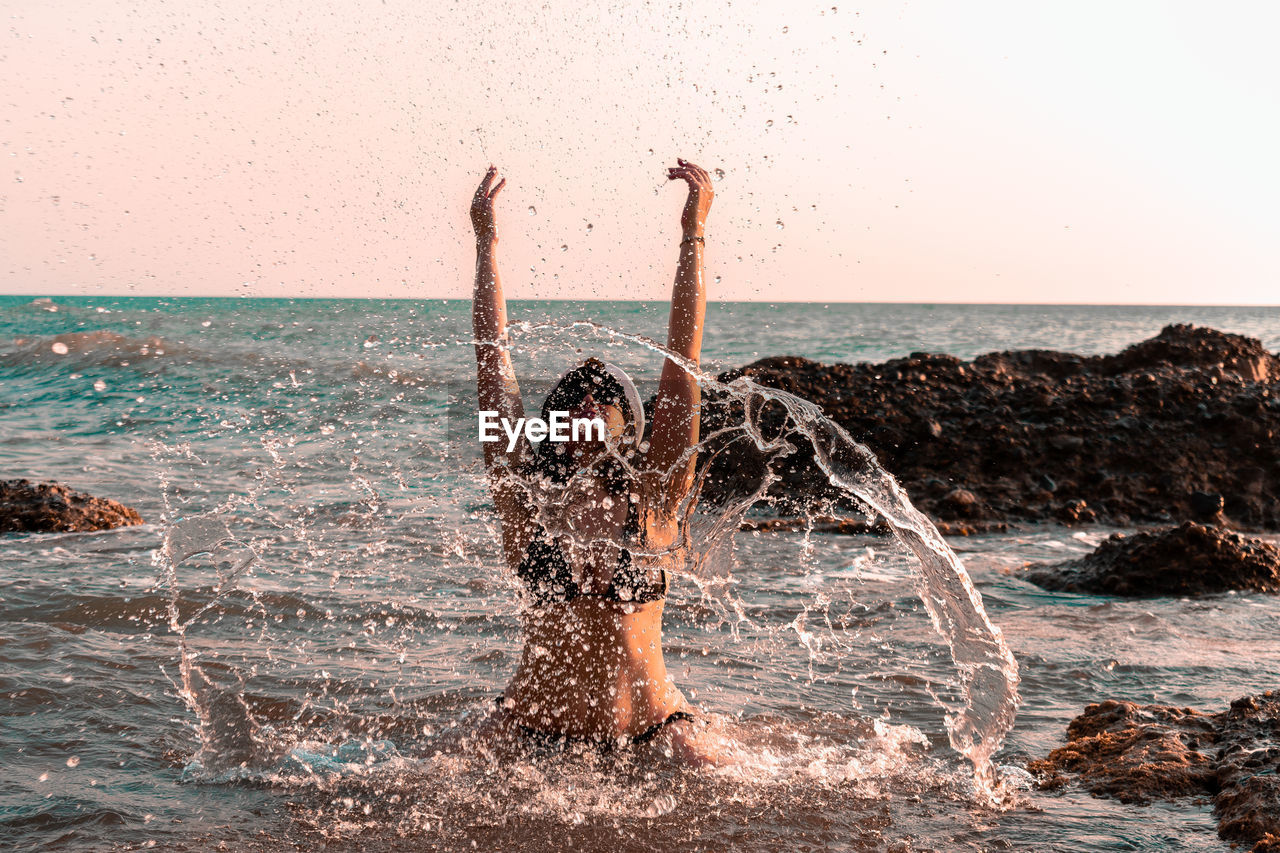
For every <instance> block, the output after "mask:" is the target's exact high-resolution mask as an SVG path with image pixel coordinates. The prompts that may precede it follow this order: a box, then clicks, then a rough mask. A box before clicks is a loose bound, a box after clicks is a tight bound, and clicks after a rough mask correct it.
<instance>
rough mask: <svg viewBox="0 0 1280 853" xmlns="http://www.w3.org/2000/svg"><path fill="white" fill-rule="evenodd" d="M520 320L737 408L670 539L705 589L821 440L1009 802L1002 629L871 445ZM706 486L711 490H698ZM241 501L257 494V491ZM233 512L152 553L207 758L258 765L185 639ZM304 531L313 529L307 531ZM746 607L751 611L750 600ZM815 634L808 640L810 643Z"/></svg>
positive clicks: (950, 707) (813, 409) (230, 550)
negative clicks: (907, 581) (192, 589)
mask: <svg viewBox="0 0 1280 853" xmlns="http://www.w3.org/2000/svg"><path fill="white" fill-rule="evenodd" d="M511 331H512V333H513V335H514V338H515V339H516V340H520V339H521V338H522V337H537V336H540V335H551V336H554V337H558V338H567V337H568V336H570V335H572V334H578V335H581V334H583V333H586V334H587V335H589V336H593V337H595V338H596V339H597V340H599V341H601V342H603V343H605V344H606V345H608V346H632V347H639V348H642V349H645V350H648V351H651V352H652V353H654V354H655V355H659V356H661V357H663V358H668V359H671V360H672V361H674V362H675V363H677V364H679V365H680V366H681V367H682V368H683V369H684V370H686V371H688V372H689V373H690V374H691V375H693V376H694V377H696V379H697V380H698V382H699V384H700V386H701V387H702V389H703V393H704V395H705V398H706V399H707V400H711V401H718V404H719V405H722V406H726V407H728V410H730V411H732V413H733V414H732V417H729V418H727V419H725V418H721V419H719V421H720V422H719V423H718V425H716V426H714V427H713V428H712V429H710V430H707V431H706V432H705V434H704V436H703V438H702V441H701V442H700V443H699V445H698V446H697V447H695V448H693V449H691V450H690V451H689V453H690V454H691V455H694V456H697V457H698V471H699V485H698V488H695V489H694V490H693V492H691V493H690V495H689V496H688V497H687V498H686V500H685V502H684V504H683V505H682V506H681V508H680V514H681V516H682V521H683V524H682V525H681V529H682V532H683V536H682V537H681V539H680V541H679V542H677V543H675V544H674V545H671V546H669V547H670V548H679V549H680V550H681V551H682V556H684V557H685V562H684V565H685V568H684V571H685V572H686V573H687V574H688V576H689V577H690V578H691V579H692V580H693V581H694V582H695V583H697V584H698V585H699V586H700V587H703V588H704V594H705V588H706V586H707V585H708V584H711V585H714V582H715V581H716V580H722V579H723V569H722V567H723V564H724V562H725V561H724V556H725V554H726V553H727V552H730V551H731V550H732V548H733V540H734V536H733V534H734V533H735V532H736V531H737V530H738V529H739V528H740V527H741V525H742V522H743V519H744V517H745V515H746V513H747V512H748V511H749V510H750V509H751V507H752V506H754V505H756V504H757V503H758V502H760V501H761V500H767V499H768V495H769V487H770V486H771V485H772V484H773V483H774V482H776V480H777V479H778V476H777V474H776V473H775V470H776V469H777V468H778V467H779V465H780V464H781V463H782V461H783V460H784V459H787V458H789V457H793V456H794V455H795V454H796V452H797V450H798V448H799V447H801V446H803V445H805V444H807V445H808V446H809V447H811V449H812V455H813V459H814V462H815V463H816V465H817V466H818V467H819V469H820V470H821V471H822V472H823V473H824V474H825V476H826V479H827V481H828V482H829V484H830V486H831V487H833V488H834V489H835V490H836V491H837V492H838V493H839V494H840V495H841V496H843V497H844V498H845V499H846V501H847V502H848V503H851V504H853V505H855V506H858V507H861V508H864V509H865V510H866V511H867V512H868V513H869V514H874V515H876V516H878V517H879V518H881V519H883V521H884V523H885V524H886V525H887V526H888V528H889V529H890V530H891V531H892V533H893V535H894V536H895V537H896V538H897V539H898V540H899V541H900V542H901V543H902V544H903V545H904V546H905V547H906V548H907V549H909V550H910V552H911V553H912V554H913V555H914V556H915V558H916V561H917V564H918V567H919V572H920V574H919V593H920V596H921V599H922V600H923V603H924V605H925V607H926V609H927V611H928V613H929V615H930V618H931V620H932V623H933V626H934V628H935V629H936V630H937V631H938V633H939V634H940V636H941V637H942V639H943V641H944V642H945V644H946V645H947V647H948V649H949V651H950V654H951V657H952V659H953V661H954V662H955V665H956V668H957V672H958V675H959V687H960V701H958V702H951V703H947V702H945V701H943V700H939V701H940V702H942V703H943V705H944V710H945V712H946V720H945V722H946V728H947V731H948V736H949V740H950V743H951V745H952V746H953V747H954V748H955V749H956V750H957V751H958V752H959V753H961V754H962V755H964V756H965V757H966V758H967V759H968V760H969V761H970V762H971V763H972V765H973V767H974V777H975V781H976V787H977V790H978V793H979V795H980V796H982V797H985V798H987V799H989V800H995V799H999V797H1000V793H999V785H998V781H997V780H996V779H995V774H994V772H993V770H992V765H991V757H992V755H993V753H994V752H995V751H996V750H997V749H998V748H999V746H1000V744H1001V742H1002V740H1003V738H1004V737H1005V735H1006V734H1007V732H1008V731H1009V729H1010V728H1011V727H1012V725H1013V720H1014V715H1015V713H1016V710H1017V705H1018V693H1017V687H1018V672H1017V665H1016V662H1015V661H1014V658H1013V656H1012V654H1011V652H1010V651H1009V648H1008V646H1007V645H1006V644H1005V642H1004V640H1003V638H1002V636H1001V634H1000V631H999V629H997V628H996V627H995V626H993V625H992V624H991V622H990V620H989V619H988V617H987V615H986V612H985V610H984V608H983V604H982V599H981V596H980V595H979V593H978V592H977V590H976V589H975V588H974V585H973V583H972V581H971V579H970V578H969V575H968V573H967V571H966V570H965V568H964V566H963V564H962V563H961V562H960V560H959V558H958V557H957V556H956V555H955V553H954V552H953V551H952V550H951V549H950V548H949V547H948V546H947V544H946V542H945V541H944V540H943V538H942V537H941V535H940V534H939V533H938V532H937V530H936V528H935V527H934V526H933V524H932V523H931V522H930V521H929V520H928V519H927V518H926V517H925V516H924V515H922V514H921V513H920V512H919V511H918V510H916V509H915V508H914V507H913V506H912V504H911V501H910V500H909V499H908V497H907V495H906V494H905V493H904V492H903V490H902V489H901V488H900V487H899V485H898V484H897V482H896V481H895V480H894V478H893V477H892V476H891V475H890V474H889V473H888V472H886V471H885V470H884V469H883V468H882V467H881V466H880V465H879V463H878V462H877V460H876V459H875V456H874V454H872V452H871V451H870V450H869V449H868V448H866V447H865V446H864V445H862V444H860V443H858V442H857V441H855V440H854V439H853V438H852V437H851V436H850V435H849V434H848V433H847V432H846V431H845V430H844V429H843V428H841V427H840V426H839V425H838V424H836V423H835V422H833V421H832V420H830V419H829V418H827V417H826V416H825V415H824V414H823V413H822V411H821V410H820V408H819V407H818V406H816V405H815V404H813V403H812V402H810V401H807V400H804V399H801V398H799V397H796V396H795V395H793V394H789V393H787V392H785V391H781V390H778V389H774V388H768V387H765V386H762V385H760V384H759V383H757V382H755V381H753V380H752V379H750V378H749V377H738V378H736V379H734V380H732V381H729V382H722V381H720V380H718V379H717V378H716V377H714V376H712V375H709V374H707V373H704V372H703V371H702V370H701V369H700V368H699V366H698V365H696V364H693V363H691V362H688V361H686V360H684V359H681V358H680V357H679V356H678V355H675V354H673V353H670V352H667V351H666V350H665V349H664V348H663V347H662V346H661V345H659V344H657V343H656V342H654V341H652V340H650V339H648V338H645V337H643V336H639V335H632V334H627V333H622V332H618V331H616V330H613V329H610V328H607V327H604V326H600V325H597V324H594V323H590V322H586V321H581V322H576V323H569V324H557V323H542V324H528V323H526V324H517V325H515V326H513V327H512V329H511ZM456 343H458V344H471V343H473V342H472V341H457V342H456ZM771 408H772V410H773V412H774V415H773V416H771V417H770V418H768V419H767V420H768V425H767V424H766V418H765V413H766V411H767V410H769V409H771ZM779 409H781V411H782V412H784V413H785V417H784V418H782V419H781V422H782V423H783V426H782V427H781V428H779V427H778V426H777V424H778V423H779V422H780V419H779V418H778V417H777V416H776V414H777V411H778V410H779ZM264 447H266V448H267V450H268V452H269V453H270V455H271V457H272V459H273V460H274V462H275V467H276V468H279V466H280V464H281V460H280V458H279V455H278V452H275V451H278V448H275V447H274V445H271V444H269V443H264ZM733 454H738V455H737V456H734V455H733ZM726 455H727V458H730V459H734V458H747V459H749V460H750V467H751V469H752V472H753V473H752V475H751V476H748V477H744V478H740V482H737V483H736V484H735V486H734V487H733V488H731V489H723V488H721V489H720V490H719V493H718V494H717V495H716V497H715V499H714V500H709V499H706V493H707V490H706V489H705V488H704V487H705V486H706V485H707V478H708V477H710V476H712V475H711V472H712V471H713V468H714V465H713V463H714V462H715V460H717V459H720V458H721V457H722V456H726ZM616 458H617V461H618V462H619V463H620V464H622V465H624V466H626V465H629V464H630V461H629V460H628V459H626V458H623V457H621V456H619V457H616ZM268 467H270V466H268ZM267 473H268V474H270V471H268V472H267ZM353 476H354V475H353ZM267 479H268V480H269V479H271V478H270V477H267ZM277 485H279V484H277ZM366 485H367V484H366ZM369 488H372V487H369ZM285 491H288V489H286V490H285ZM700 496H701V497H702V498H703V499H701V500H699V497H700ZM166 497H167V494H166ZM554 498H555V496H554V494H542V495H538V496H537V499H536V501H535V502H534V505H535V506H537V507H538V508H539V510H540V512H543V514H544V516H545V507H546V506H549V505H550V504H552V503H554ZM243 500H247V501H248V502H249V503H252V501H253V498H252V496H250V497H249V498H247V499H243ZM242 502H243V501H242ZM224 510H225V507H224V508H221V509H219V510H215V511H213V512H208V513H202V514H191V515H183V514H182V513H181V512H179V511H174V510H173V509H172V508H168V509H167V510H166V516H167V519H168V524H167V528H166V534H165V541H164V545H163V547H162V548H161V549H160V550H159V551H158V552H157V554H156V557H155V559H156V562H157V565H158V567H159V568H160V570H161V573H162V575H163V576H164V577H165V579H166V582H167V584H168V587H169V589H170V592H171V601H170V608H169V626H170V629H171V630H172V631H173V632H174V634H175V635H176V636H177V638H178V646H179V652H180V658H181V659H180V661H179V674H180V677H181V678H180V682H181V683H180V684H179V685H178V691H179V694H180V696H181V697H182V699H183V700H184V701H185V702H186V703H187V704H188V706H189V707H190V708H191V709H192V711H193V713H194V715H195V717H196V719H197V721H198V730H199V731H198V734H199V737H200V742H201V753H200V758H201V760H202V761H204V762H205V766H206V767H216V766H235V765H237V764H241V763H246V762H251V761H253V760H255V758H256V757H260V756H256V754H255V750H258V749H261V748H263V741H264V739H263V738H261V737H259V736H258V726H257V724H256V723H255V721H254V720H253V718H252V715H251V714H250V713H249V708H248V706H247V704H246V703H245V701H244V700H243V698H242V697H241V695H240V694H239V692H237V691H235V690H234V689H226V688H225V687H224V688H219V687H218V686H217V685H215V684H214V683H213V680H212V679H210V678H209V677H208V676H207V675H206V673H205V672H204V670H203V669H202V668H201V667H200V666H199V665H198V664H197V662H196V655H195V654H193V652H192V649H191V647H190V644H189V642H188V636H187V635H188V631H189V629H190V628H191V626H192V625H193V624H194V623H195V622H196V621H197V619H199V618H200V617H201V616H202V615H204V614H205V613H206V612H207V611H208V610H210V609H211V608H213V607H215V606H216V605H217V604H218V603H219V601H220V600H222V598H223V597H224V596H226V594H227V593H228V592H229V591H230V590H231V589H232V588H233V587H234V585H235V582H236V580H237V579H238V578H240V577H241V576H242V575H243V574H244V573H245V572H246V571H247V570H248V569H249V566H250V565H251V564H252V563H253V562H254V559H255V556H256V555H255V551H254V549H253V548H252V547H250V546H248V545H246V544H245V543H243V542H241V541H240V540H239V539H237V538H236V536H235V535H233V534H232V533H231V531H230V528H229V527H228V526H227V523H226V512H225V511H224ZM300 517H301V516H300ZM540 520H541V521H543V522H544V523H546V524H548V525H552V524H553V523H554V519H552V518H550V517H543V518H541V519H540ZM295 532H301V533H305V530H302V531H295ZM557 532H564V531H557ZM303 538H305V536H304V537H303ZM806 541H807V540H806ZM809 547H812V545H811V543H809ZM200 554H211V555H213V556H214V558H215V560H217V561H220V562H221V565H220V566H219V570H218V576H217V582H216V584H215V585H214V586H213V588H212V589H211V590H210V591H209V593H208V595H207V600H206V601H205V602H204V603H203V605H202V606H201V607H199V608H197V609H196V611H195V612H194V613H193V614H192V615H188V616H185V618H184V617H183V615H182V603H181V601H180V596H179V588H180V585H179V578H178V572H179V568H180V567H181V566H182V565H183V563H184V562H186V561H188V560H190V559H191V558H193V557H195V556H197V555H200ZM738 615H739V617H740V618H741V619H744V620H745V618H746V617H745V615H744V614H742V612H741V610H739V611H738ZM793 627H794V629H795V632H796V634H797V636H799V637H800V638H801V641H802V642H804V643H805V644H806V645H807V646H808V647H809V648H810V652H811V655H812V654H813V653H815V647H814V645H813V643H820V641H819V640H818V639H817V638H816V637H813V636H812V634H811V633H810V632H809V631H807V629H806V628H805V626H804V620H803V614H802V615H801V616H800V617H797V621H796V623H795V624H794V625H793ZM806 636H809V638H810V639H809V640H808V641H806V640H805V637H806Z"/></svg>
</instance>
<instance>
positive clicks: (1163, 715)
mask: <svg viewBox="0 0 1280 853" xmlns="http://www.w3.org/2000/svg"><path fill="white" fill-rule="evenodd" d="M1215 723H1216V720H1215V718H1214V717H1213V716H1211V715H1209V714H1202V713H1200V712H1199V711H1193V710H1191V709H1190V708H1174V707H1169V706H1165V705H1136V704H1134V703H1133V702H1117V701H1115V700H1113V699H1108V700H1107V701H1105V702H1101V703H1099V704H1097V705H1090V706H1089V707H1087V708H1085V709H1084V713H1083V714H1081V715H1080V716H1078V717H1076V718H1075V719H1074V720H1072V721H1071V724H1070V725H1069V726H1068V727H1067V745H1066V746H1063V747H1059V748H1058V749H1055V750H1054V751H1053V752H1051V753H1049V756H1048V757H1047V758H1044V759H1042V760H1040V761H1032V762H1031V763H1029V764H1028V765H1027V769H1028V770H1029V771H1031V772H1032V773H1033V774H1035V775H1038V776H1040V777H1041V782H1040V785H1041V787H1044V788H1056V787H1060V786H1061V785H1064V784H1066V783H1067V781H1068V779H1069V777H1070V776H1075V777H1077V778H1079V780H1080V781H1081V783H1082V784H1083V785H1084V787H1085V789H1086V790H1087V791H1089V793H1091V794H1093V795H1095V796H1099V797H1112V798H1115V799H1118V800H1120V801H1121V802H1126V803H1149V802H1151V801H1152V800H1153V799H1172V798H1174V797H1185V796H1191V795H1194V794H1200V793H1204V792H1205V791H1206V790H1207V789H1209V788H1211V787H1212V785H1213V783H1214V780H1215V778H1216V771H1215V769H1214V766H1213V761H1212V758H1211V756H1212V751H1213V744H1214V738H1215V736H1216V732H1217V728H1216V725H1215Z"/></svg>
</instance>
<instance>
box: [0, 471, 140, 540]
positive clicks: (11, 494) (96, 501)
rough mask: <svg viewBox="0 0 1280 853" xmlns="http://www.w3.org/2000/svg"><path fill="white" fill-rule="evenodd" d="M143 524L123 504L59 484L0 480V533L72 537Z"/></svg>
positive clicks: (136, 514)
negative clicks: (73, 535) (49, 534)
mask: <svg viewBox="0 0 1280 853" xmlns="http://www.w3.org/2000/svg"><path fill="white" fill-rule="evenodd" d="M142 523H143V522H142V516H140V515H138V513H137V511H136V510H132V509H130V508H129V507H127V506H125V505H124V504H121V503H117V502H116V501H113V500H109V499H107V498H95V497H93V496H91V495H86V494H83V493H81V492H75V491H72V490H71V489H68V488H67V487H66V486H63V485H60V484H58V483H32V482H31V481H29V480H0V533H73V532H81V531H89V530H110V529H111V528H113V527H127V526H130V525H134V524H142Z"/></svg>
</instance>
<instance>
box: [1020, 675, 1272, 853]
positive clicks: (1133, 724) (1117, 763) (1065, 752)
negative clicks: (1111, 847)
mask: <svg viewBox="0 0 1280 853" xmlns="http://www.w3.org/2000/svg"><path fill="white" fill-rule="evenodd" d="M1027 769H1028V770H1029V771H1031V772H1032V773H1033V774H1035V775H1036V776H1038V777H1039V786H1040V787H1041V788H1042V789H1046V790H1052V789H1056V788H1061V787H1063V786H1064V785H1066V784H1067V783H1068V782H1070V781H1073V780H1074V781H1078V782H1079V783H1080V784H1081V785H1082V786H1083V787H1084V788H1085V790H1087V791H1089V792H1090V793H1092V794H1093V795H1094V796H1098V797H1112V798H1115V799H1119V800H1121V801H1122V802H1131V803H1149V802H1151V801H1152V800H1157V799H1162V800H1169V799H1176V798H1178V797H1187V796H1202V797H1212V798H1213V804H1214V812H1215V813H1216V814H1217V816H1218V835H1219V836H1221V837H1222V838H1224V839H1227V840H1229V841H1232V842H1238V843H1244V844H1252V845H1253V847H1252V848H1251V850H1252V853H1278V851H1280V691H1276V690H1271V691H1267V692H1266V693H1261V694H1259V695H1257V696H1246V697H1244V698H1241V699H1237V700H1236V701H1234V702H1232V703H1231V707H1230V708H1229V709H1228V710H1226V711H1223V712H1221V713H1217V714H1209V713H1204V712H1201V711H1195V710H1192V709H1191V708H1175V707H1170V706H1167V705H1137V704H1135V703H1133V702H1117V701H1115V700H1110V699H1109V700H1107V701H1105V702H1100V703H1098V704H1096V705H1090V706H1088V707H1087V708H1085V710H1084V713H1083V714H1081V715H1080V716H1078V717H1076V718H1075V719H1074V720H1072V721H1071V723H1070V724H1069V725H1068V726H1067V744H1066V746H1062V747H1059V748H1058V749H1055V750H1054V751H1053V752H1051V753H1049V755H1048V756H1047V757H1046V758H1043V759H1040V760H1037V761H1032V762H1029V763H1028V764H1027Z"/></svg>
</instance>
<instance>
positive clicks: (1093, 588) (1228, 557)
mask: <svg viewBox="0 0 1280 853" xmlns="http://www.w3.org/2000/svg"><path fill="white" fill-rule="evenodd" d="M1023 577H1024V578H1025V579H1026V580H1029V581H1031V582H1032V583H1034V584H1036V585H1037V586H1041V587H1044V588H1045V589H1052V590H1058V591H1062V592H1084V593H1095V594H1100V595H1123V596H1133V597H1146V596H1183V595H1203V594H1209V593H1215V592H1227V591H1229V590H1251V591H1255V592H1280V548H1276V546H1274V545H1272V544H1270V543H1268V542H1264V541H1262V540H1260V539H1253V538H1248V537H1245V536H1241V535H1240V534H1238V533H1232V532H1230V531H1227V530H1223V529H1221V528H1219V527H1208V526H1204V525H1200V524H1196V523H1194V522H1190V521H1188V522H1185V523H1184V524H1182V525H1181V526H1180V527H1174V528H1169V529H1166V530H1158V531H1150V532H1145V533H1136V534H1134V535H1132V536H1126V535H1124V534H1123V533H1117V534H1115V535H1114V536H1111V537H1110V538H1109V539H1107V540H1105V541H1104V542H1103V543H1102V544H1100V545H1099V546H1098V547H1097V548H1096V549H1094V551H1093V552H1092V553H1091V554H1086V555H1085V556H1083V557H1081V558H1079V559H1076V560H1068V561H1066V562H1063V563H1053V564H1032V565H1029V566H1028V567H1027V568H1026V571H1025V573H1024V574H1023Z"/></svg>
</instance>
